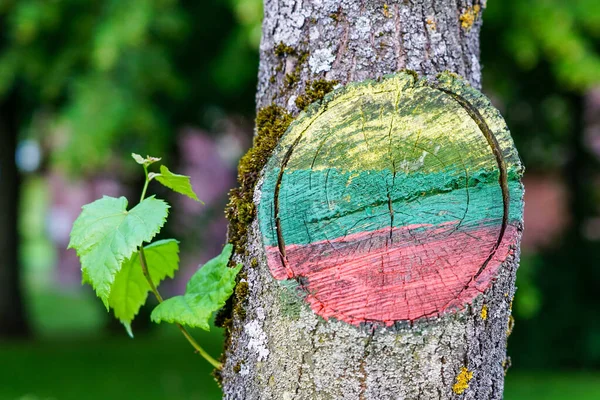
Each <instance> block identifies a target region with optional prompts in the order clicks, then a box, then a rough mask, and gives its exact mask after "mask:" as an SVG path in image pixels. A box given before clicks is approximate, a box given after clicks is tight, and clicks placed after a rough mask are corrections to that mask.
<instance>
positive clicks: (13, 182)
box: [0, 96, 28, 338]
mask: <svg viewBox="0 0 600 400" xmlns="http://www.w3.org/2000/svg"><path fill="white" fill-rule="evenodd" d="M16 113H17V107H16V103H15V99H14V96H8V97H7V98H6V100H5V101H4V103H2V104H0V254H2V257H0V338H9V337H22V336H25V335H26V334H27V333H28V329H27V323H26V320H25V312H24V307H23V302H22V296H21V279H20V268H19V251H18V249H19V239H18V225H17V218H18V214H19V187H20V179H19V171H18V170H17V164H16V162H15V149H16V144H17V131H18V123H17V117H16Z"/></svg>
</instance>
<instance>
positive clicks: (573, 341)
mask: <svg viewBox="0 0 600 400" xmlns="http://www.w3.org/2000/svg"><path fill="white" fill-rule="evenodd" d="M599 16H600V3H599V2H597V1H594V0H573V1H560V0H533V1H530V2H527V3H524V2H522V1H519V0H507V1H504V2H499V1H490V2H487V8H486V11H485V13H484V14H483V18H484V23H483V27H482V37H481V51H482V54H481V55H482V57H481V58H482V65H483V77H484V85H483V88H484V91H486V92H487V93H489V94H490V97H491V98H492V99H493V101H494V102H495V103H496V105H497V106H498V108H500V109H501V110H502V113H503V115H504V116H505V119H506V121H507V124H508V126H509V127H510V130H511V133H512V135H513V137H514V139H515V143H516V145H517V148H518V149H519V152H520V155H521V156H522V158H523V161H524V164H525V165H526V168H527V172H528V173H532V174H529V176H531V177H532V178H534V177H535V175H536V173H538V174H539V173H541V174H548V173H550V174H552V175H554V176H560V177H562V178H563V179H564V182H565V187H564V190H565V192H566V193H568V195H569V211H568V214H569V215H568V217H567V218H568V219H569V220H570V223H569V226H567V227H565V232H564V235H563V237H562V239H561V240H558V241H556V242H555V243H552V246H551V247H549V248H547V249H542V250H541V251H539V252H536V253H535V254H531V253H530V254H524V257H523V258H522V260H521V266H520V268H519V272H518V278H517V286H518V288H519V290H518V291H517V295H516V297H515V300H514V312H515V317H516V328H515V330H514V332H513V334H512V336H511V337H510V341H509V347H508V349H509V353H510V354H511V357H512V358H513V365H516V366H520V367H544V368H552V367H559V366H560V367H563V368H564V367H577V368H580V367H596V368H597V367H598V366H600V346H599V345H598V343H600V341H599V340H598V338H600V323H599V320H598V317H597V315H598V313H597V310H598V307H600V298H599V297H598V296H597V295H596V287H597V282H598V276H599V275H598V268H597V267H596V266H597V265H598V260H599V258H598V257H599V255H600V242H599V241H597V240H595V241H594V240H590V239H589V238H586V237H585V235H584V234H583V232H584V231H585V226H586V225H585V224H586V222H587V221H590V220H592V219H593V218H597V217H598V215H599V214H598V213H600V209H598V202H597V201H594V199H597V198H598V197H597V196H598V185H597V182H598V178H597V176H598V172H599V171H600V163H599V160H598V158H597V157H594V156H593V155H592V152H591V150H592V149H591V148H589V147H587V146H591V143H590V142H591V141H590V140H589V138H587V140H586V137H585V136H584V135H586V133H585V130H586V128H588V129H589V128H590V127H585V126H584V123H585V121H584V112H585V109H584V103H583V101H582V100H583V97H584V96H585V95H587V93H589V91H590V89H592V88H594V87H597V86H598V85H600V17H599ZM586 142H587V144H586ZM527 176H528V174H526V177H527ZM594 193H595V194H594ZM525 219H526V222H525V230H526V231H527V229H528V225H527V216H526V218H525ZM524 251H525V252H526V251H527V249H524ZM565 267H566V268H567V269H565ZM557 344H559V345H557ZM549 348H552V351H551V352H549V351H548V349H549ZM509 376H510V374H509Z"/></svg>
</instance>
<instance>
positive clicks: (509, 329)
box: [506, 315, 515, 336]
mask: <svg viewBox="0 0 600 400" xmlns="http://www.w3.org/2000/svg"><path fill="white" fill-rule="evenodd" d="M514 327H515V318H514V317H513V316H512V315H509V316H508V326H507V327H506V336H510V334H511V333H512V331H513V329H514Z"/></svg>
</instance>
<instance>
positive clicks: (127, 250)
mask: <svg viewBox="0 0 600 400" xmlns="http://www.w3.org/2000/svg"><path fill="white" fill-rule="evenodd" d="M168 209H169V206H168V204H167V203H166V202H164V201H162V200H158V199H156V198H154V197H150V198H147V199H144V200H143V201H141V202H140V204H138V205H137V206H135V207H134V208H133V209H131V210H129V211H128V210H127V199H126V198H125V197H120V198H118V199H116V198H114V197H108V196H104V197H103V198H102V199H100V200H96V201H94V202H93V203H91V204H88V205H85V206H83V211H82V212H81V214H80V215H79V217H78V218H77V220H76V221H75V223H74V224H73V230H72V231H71V242H70V243H69V248H70V249H75V250H77V255H78V256H79V258H80V260H81V271H82V273H83V280H84V282H86V283H89V284H91V285H92V287H93V288H94V290H96V294H97V295H98V297H100V299H101V300H102V301H103V302H104V305H105V306H106V307H107V308H108V297H109V296H110V293H111V289H112V285H113V284H114V283H115V275H116V274H117V272H119V271H120V270H121V267H122V265H123V263H124V262H125V260H126V259H128V258H130V257H131V256H132V255H133V253H134V252H135V251H136V250H137V249H138V248H139V247H140V246H141V245H142V243H144V242H149V241H150V240H152V238H153V237H154V236H155V235H156V234H157V233H158V232H159V231H160V228H162V226H163V225H164V223H165V221H166V219H167V215H168Z"/></svg>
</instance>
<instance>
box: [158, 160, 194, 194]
mask: <svg viewBox="0 0 600 400" xmlns="http://www.w3.org/2000/svg"><path fill="white" fill-rule="evenodd" d="M154 177H155V178H156V180H157V181H159V182H160V183H162V184H163V185H164V186H166V187H168V188H169V189H171V190H173V191H175V192H177V193H181V194H183V195H185V196H187V197H189V198H190V199H193V200H196V201H200V200H199V199H198V196H196V193H194V189H193V188H192V184H191V183H190V177H189V176H186V175H177V174H174V173H172V172H171V171H169V168H167V167H165V166H164V165H161V166H160V174H156V175H154Z"/></svg>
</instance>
